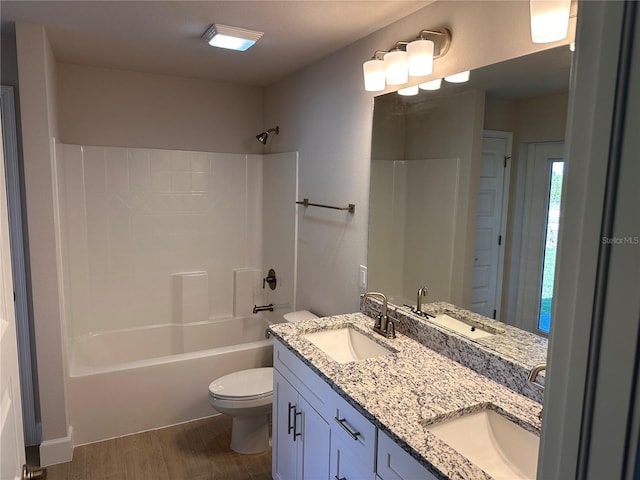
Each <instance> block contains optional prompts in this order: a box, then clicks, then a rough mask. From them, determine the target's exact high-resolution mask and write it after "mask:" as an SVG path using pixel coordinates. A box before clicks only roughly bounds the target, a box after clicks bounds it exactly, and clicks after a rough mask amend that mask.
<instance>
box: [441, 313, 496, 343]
mask: <svg viewBox="0 0 640 480" xmlns="http://www.w3.org/2000/svg"><path fill="white" fill-rule="evenodd" d="M429 321H430V322H433V323H436V324H438V325H440V326H442V327H444V328H448V329H449V330H453V331H454V332H456V333H459V334H460V335H463V336H465V337H467V338H472V339H478V338H486V337H492V336H493V335H495V334H494V333H492V332H488V331H486V330H483V329H482V328H481V327H478V326H472V325H469V324H468V323H465V322H463V321H461V320H457V319H455V318H453V317H450V316H449V315H446V314H440V315H436V317H435V318H429Z"/></svg>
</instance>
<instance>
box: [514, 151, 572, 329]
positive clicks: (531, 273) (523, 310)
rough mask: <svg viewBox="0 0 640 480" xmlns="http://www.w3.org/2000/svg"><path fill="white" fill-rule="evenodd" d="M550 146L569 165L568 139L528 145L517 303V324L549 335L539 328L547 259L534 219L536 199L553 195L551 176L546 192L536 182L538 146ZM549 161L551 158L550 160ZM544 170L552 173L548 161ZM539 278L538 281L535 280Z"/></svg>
mask: <svg viewBox="0 0 640 480" xmlns="http://www.w3.org/2000/svg"><path fill="white" fill-rule="evenodd" d="M538 147H541V148H548V147H557V148H558V149H559V150H561V151H562V153H563V155H562V159H563V160H564V161H565V165H566V158H565V157H566V155H564V152H565V142H563V141H560V142H558V141H553V142H532V143H528V144H527V146H526V151H527V154H526V157H525V158H526V165H525V169H524V185H525V187H524V194H523V198H524V212H523V215H522V236H521V238H522V244H521V247H520V266H519V278H518V291H517V304H516V319H515V326H516V327H518V328H521V329H523V330H526V331H528V332H533V333H536V334H537V335H541V336H545V337H546V336H547V335H548V334H547V333H546V332H544V331H542V330H540V329H539V328H538V321H537V320H538V310H539V305H540V298H539V296H540V293H539V290H540V288H539V287H540V285H541V282H542V271H543V262H544V245H543V244H539V243H536V244H532V237H533V233H532V222H534V221H537V220H539V219H538V218H534V217H533V212H532V208H533V203H534V199H539V197H537V195H538V194H542V195H543V198H545V199H546V198H548V196H549V188H550V185H549V181H548V180H549V177H548V176H546V174H545V186H544V191H541V190H539V189H537V188H536V185H535V183H534V181H535V173H536V172H537V171H539V170H537V168H536V167H538V165H537V163H536V162H537V157H536V155H537V148H538ZM547 160H548V159H547ZM544 171H545V172H547V174H548V173H549V169H548V162H546V163H545V167H544ZM539 227H540V225H536V226H535V228H533V231H534V232H535V234H540V228H539ZM545 237H546V230H545V233H544V234H543V235H542V240H543V242H544V239H545ZM532 251H535V252H536V253H537V254H538V257H536V258H535V259H536V264H535V267H534V266H533V262H532V255H533V254H532ZM534 277H535V280H534ZM534 291H535V292H538V293H536V294H535V295H536V298H535V304H536V308H535V310H536V314H535V315H533V316H532V315H530V314H528V313H527V312H530V311H532V309H533V306H532V304H533V302H534V298H532V296H533V295H534Z"/></svg>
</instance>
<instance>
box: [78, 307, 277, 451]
mask: <svg viewBox="0 0 640 480" xmlns="http://www.w3.org/2000/svg"><path fill="white" fill-rule="evenodd" d="M267 326H268V323H267V322H266V320H265V319H264V318H262V317H259V316H252V317H247V318H229V319H224V320H214V321H210V322H202V323H195V324H188V325H160V326H152V327H144V328H138V329H127V330H118V331H113V332H105V333H99V334H88V335H83V336H80V337H77V338H75V339H73V340H72V342H71V345H70V351H71V355H70V361H69V378H68V383H67V400H68V406H69V420H70V423H71V426H72V427H73V441H74V444H75V445H81V444H84V443H89V442H95V441H99V440H104V439H107V438H112V437H117V436H122V435H127V434H131V433H135V432H140V431H143V430H149V429H153V428H160V427H164V426H167V425H173V424H176V423H181V422H186V421H189V420H195V419H198V418H202V417H206V416H210V415H213V414H215V413H216V412H215V411H214V410H213V408H212V407H211V406H210V404H209V398H208V390H207V387H208V386H209V383H211V382H212V381H213V380H214V379H215V378H217V377H220V376H222V375H226V374H227V373H231V372H233V371H237V370H243V369H246V368H254V367H264V366H270V365H272V361H273V358H272V351H273V346H272V342H271V340H269V339H266V338H265V330H266V328H267Z"/></svg>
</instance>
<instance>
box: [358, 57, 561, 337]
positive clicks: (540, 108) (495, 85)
mask: <svg viewBox="0 0 640 480" xmlns="http://www.w3.org/2000/svg"><path fill="white" fill-rule="evenodd" d="M570 63H571V52H570V50H569V48H568V47H566V46H563V47H557V48H554V49H549V50H545V51H541V52H538V53H535V54H532V55H528V56H526V57H521V58H516V59H512V60H509V61H505V62H501V63H498V64H495V65H490V66H488V67H483V68H480V69H477V70H474V71H473V72H472V75H471V80H470V81H469V82H468V83H466V84H460V85H454V84H445V83H443V86H442V88H441V89H440V90H438V91H424V90H421V91H420V93H419V94H418V95H416V96H413V97H401V96H400V95H398V94H397V93H389V94H386V95H382V96H379V97H376V99H375V108H374V118H373V135H372V148H371V158H372V168H371V190H370V192H371V201H370V228H369V259H368V264H369V287H370V288H374V287H375V288H376V289H381V290H382V291H385V292H387V293H389V294H390V296H391V297H397V299H398V300H397V301H396V303H400V302H402V303H407V304H415V301H416V292H417V289H418V288H419V287H420V286H422V285H423V284H424V285H427V286H428V288H429V292H430V294H429V298H428V299H426V301H427V302H432V301H448V302H451V303H453V304H456V305H459V306H461V307H463V308H471V305H472V297H473V274H474V266H473V264H474V258H475V256H474V250H475V236H476V218H477V211H478V205H479V201H480V199H479V197H478V194H479V188H480V183H479V179H480V168H481V167H480V159H481V156H482V138H483V133H484V132H485V131H486V130H492V131H497V132H503V133H505V135H510V136H511V137H512V149H511V154H510V155H505V156H510V157H511V158H509V159H508V161H509V162H510V168H509V169H508V171H505V173H506V175H505V177H507V178H506V180H505V193H504V195H505V202H504V204H505V208H504V210H505V211H504V215H506V224H505V227H503V228H504V231H500V232H498V234H499V236H500V238H499V239H498V238H495V239H493V240H495V241H496V242H498V241H500V243H501V244H500V248H502V249H504V251H503V253H502V255H503V256H504V261H503V262H502V266H501V267H500V268H499V273H498V274H499V275H501V277H502V279H503V281H502V285H501V286H500V285H499V283H498V287H497V290H498V292H497V294H496V300H495V302H497V303H496V306H495V307H493V308H491V310H494V309H495V310H496V312H497V315H498V318H499V319H500V320H502V321H504V322H506V323H509V324H511V325H515V326H518V327H520V328H526V329H528V330H530V331H537V326H533V327H532V326H530V325H528V321H525V320H524V319H523V317H522V314H521V312H522V311H523V310H525V309H524V308H523V305H519V302H521V301H522V295H519V290H520V289H521V288H522V283H523V282H524V283H527V280H524V279H523V278H522V272H521V269H522V263H523V262H522V261H521V260H522V259H521V257H522V256H523V255H525V252H524V251H523V248H524V247H523V243H525V236H526V235H527V234H526V233H523V232H524V230H523V228H524V227H525V225H524V220H523V215H524V212H525V210H526V205H525V203H526V199H525V186H526V185H527V184H528V183H530V182H531V180H530V179H528V178H527V168H526V165H527V155H526V152H527V148H528V145H530V144H534V143H545V142H562V141H563V140H564V133H565V125H566V112H567V101H568V88H569V87H568V84H569V72H570ZM445 159H449V163H447V161H446V160H445ZM451 159H455V162H456V163H457V166H456V167H455V173H454V169H453V167H452V165H453V164H452V163H451V161H452V160H451ZM454 177H455V180H453V178H454ZM410 187H411V188H410ZM416 191H420V193H419V194H418V193H416ZM499 200H500V199H496V200H495V201H499ZM541 234H542V237H544V232H541ZM540 248H541V249H542V248H543V246H542V245H540ZM444 265H447V267H448V269H447V268H445V267H444ZM541 268H542V263H541V265H540V269H541ZM532 270H533V269H532ZM538 271H540V270H538ZM538 300H539V299H538ZM490 313H491V312H490ZM483 314H484V315H487V313H486V312H483ZM488 316H491V315H488ZM534 328H535V330H533V329H534Z"/></svg>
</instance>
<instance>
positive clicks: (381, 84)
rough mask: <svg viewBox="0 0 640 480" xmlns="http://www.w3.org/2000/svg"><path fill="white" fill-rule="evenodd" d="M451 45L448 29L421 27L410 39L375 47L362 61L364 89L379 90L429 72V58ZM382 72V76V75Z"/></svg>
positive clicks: (430, 60)
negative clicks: (373, 52) (371, 53)
mask: <svg viewBox="0 0 640 480" xmlns="http://www.w3.org/2000/svg"><path fill="white" fill-rule="evenodd" d="M450 45H451V32H450V31H449V30H447V29H446V28H443V29H441V30H421V31H420V33H418V35H417V37H416V39H415V40H413V41H411V42H404V41H399V42H396V43H395V45H394V46H393V47H392V48H391V49H389V50H378V51H376V53H375V54H374V55H373V57H371V59H370V60H367V61H366V62H364V63H363V64H362V70H363V74H364V88H365V90H366V91H368V92H379V91H382V90H384V88H385V86H386V85H402V84H404V83H407V81H408V80H409V77H410V76H411V77H422V76H426V75H430V74H431V73H432V72H433V60H434V59H435V58H440V57H442V56H444V55H445V54H446V53H447V51H448V50H449V46H450ZM383 74H384V76H383Z"/></svg>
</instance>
